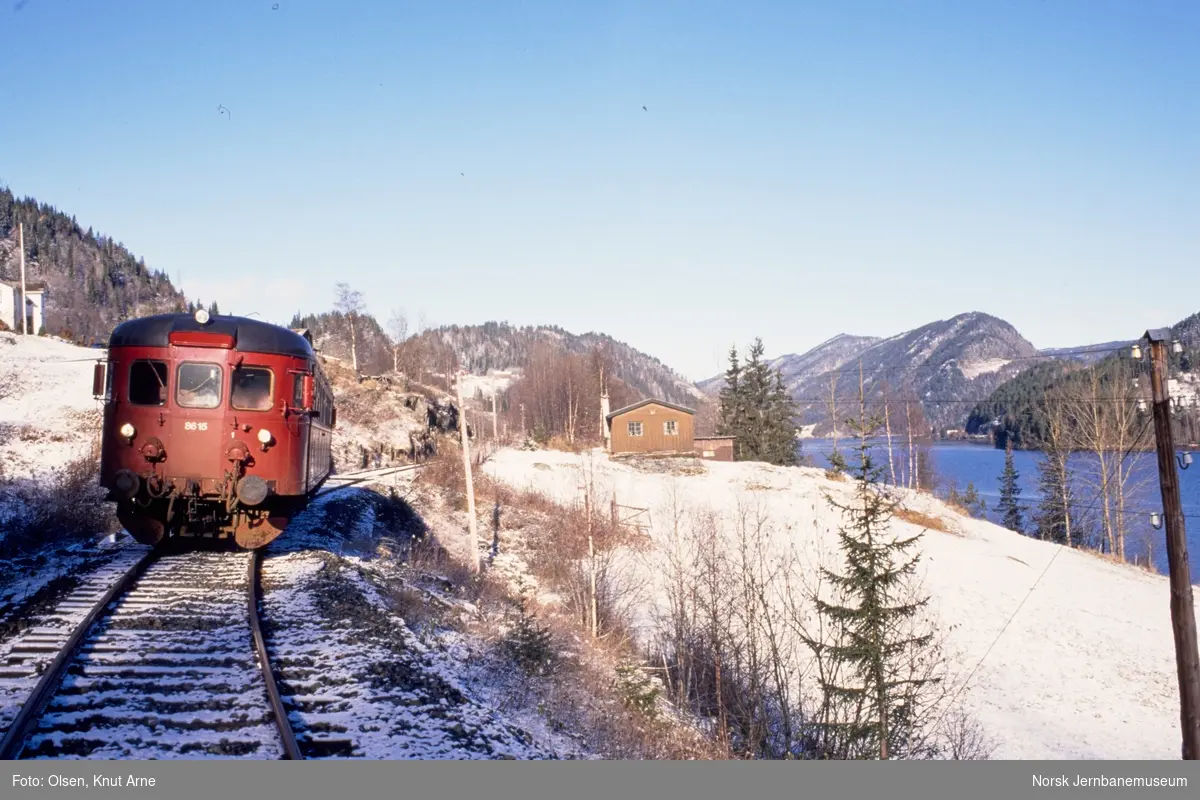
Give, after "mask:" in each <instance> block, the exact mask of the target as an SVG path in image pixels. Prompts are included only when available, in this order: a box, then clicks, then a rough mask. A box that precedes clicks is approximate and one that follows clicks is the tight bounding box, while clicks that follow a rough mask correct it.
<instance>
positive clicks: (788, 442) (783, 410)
mask: <svg viewBox="0 0 1200 800" xmlns="http://www.w3.org/2000/svg"><path fill="white" fill-rule="evenodd" d="M774 377H775V382H774V384H773V386H772V387H771V394H770V397H769V398H768V400H769V403H770V414H769V419H770V421H771V423H770V432H769V441H770V452H769V454H768V455H769V457H768V459H767V460H768V461H769V462H770V463H772V464H777V465H779V466H781V467H793V466H795V465H796V464H797V463H798V461H799V450H800V440H799V439H797V438H796V414H797V412H796V401H795V400H794V399H793V398H792V395H791V392H789V391H788V390H787V386H785V385H784V383H783V372H782V371H780V370H778V369H777V370H775V371H774Z"/></svg>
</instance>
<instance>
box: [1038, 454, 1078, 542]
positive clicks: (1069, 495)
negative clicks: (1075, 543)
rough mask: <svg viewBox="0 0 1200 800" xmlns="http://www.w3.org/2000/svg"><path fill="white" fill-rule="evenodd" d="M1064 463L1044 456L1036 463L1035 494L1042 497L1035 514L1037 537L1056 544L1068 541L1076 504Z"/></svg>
mask: <svg viewBox="0 0 1200 800" xmlns="http://www.w3.org/2000/svg"><path fill="white" fill-rule="evenodd" d="M1063 466H1064V462H1063V461H1060V460H1059V459H1056V458H1053V457H1050V456H1048V457H1046V458H1044V459H1042V460H1041V461H1040V462H1038V493H1039V494H1040V495H1041V500H1040V501H1039V503H1038V509H1037V512H1036V513H1035V514H1034V524H1035V525H1036V526H1037V536H1038V538H1039V539H1045V540H1046V541H1049V542H1057V543H1058V544H1070V543H1071V535H1070V532H1071V508H1072V506H1073V505H1074V504H1075V497H1074V491H1073V490H1072V489H1071V481H1070V475H1069V474H1068V473H1067V471H1066V470H1065V469H1063Z"/></svg>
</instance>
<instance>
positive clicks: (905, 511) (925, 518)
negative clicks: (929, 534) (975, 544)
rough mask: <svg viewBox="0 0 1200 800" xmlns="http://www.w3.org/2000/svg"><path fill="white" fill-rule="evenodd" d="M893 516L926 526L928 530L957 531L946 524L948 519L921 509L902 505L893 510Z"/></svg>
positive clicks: (922, 526)
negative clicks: (917, 509) (916, 509)
mask: <svg viewBox="0 0 1200 800" xmlns="http://www.w3.org/2000/svg"><path fill="white" fill-rule="evenodd" d="M893 516H895V517H897V518H899V519H902V520H904V521H905V522H911V523H912V524H913V525H916V526H918V527H921V528H925V529H926V530H933V531H941V532H942V533H957V531H955V530H954V529H953V528H951V527H950V526H949V525H948V524H946V521H945V520H944V519H942V518H941V517H935V516H932V515H930V514H925V513H922V512H920V511H914V510H913V509H911V508H904V507H903V506H901V507H900V508H897V509H896V510H895V511H894V512H893Z"/></svg>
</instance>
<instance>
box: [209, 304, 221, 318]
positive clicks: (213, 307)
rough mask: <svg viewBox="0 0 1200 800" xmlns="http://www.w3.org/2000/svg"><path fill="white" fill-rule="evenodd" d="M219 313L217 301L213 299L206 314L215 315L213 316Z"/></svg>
mask: <svg viewBox="0 0 1200 800" xmlns="http://www.w3.org/2000/svg"><path fill="white" fill-rule="evenodd" d="M220 313H221V310H220V309H219V308H217V301H216V300H213V301H212V305H210V306H209V307H208V315H209V316H210V317H215V316H217V314H220Z"/></svg>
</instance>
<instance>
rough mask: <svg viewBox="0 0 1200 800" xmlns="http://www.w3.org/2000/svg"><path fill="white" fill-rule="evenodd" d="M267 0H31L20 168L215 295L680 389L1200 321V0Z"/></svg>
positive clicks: (13, 108)
mask: <svg viewBox="0 0 1200 800" xmlns="http://www.w3.org/2000/svg"><path fill="white" fill-rule="evenodd" d="M273 4H274V0H261V1H259V0H255V1H254V2H247V1H246V0H239V2H204V3H176V2H163V1H162V0H159V2H121V1H120V0H113V1H112V2H105V3H93V2H82V1H81V0H75V2H70V1H69V0H26V2H25V3H24V4H23V5H22V4H21V3H20V2H19V0H8V1H7V3H6V5H5V6H4V7H3V8H2V9H0V39H2V40H3V42H4V45H3V47H2V48H0V74H3V75H5V78H6V80H5V81H4V86H3V88H2V89H0V108H3V109H4V110H3V113H0V182H3V183H6V184H7V185H8V186H9V187H10V188H11V189H12V190H13V191H14V192H16V193H17V194H18V195H32V196H34V197H36V198H37V199H39V200H41V201H44V202H49V203H52V204H53V205H55V206H57V207H58V208H60V209H61V210H63V211H65V212H67V213H69V214H73V215H75V216H76V217H77V219H78V220H79V222H80V223H81V224H82V225H85V226H88V225H91V226H93V227H95V228H96V229H97V230H98V231H102V232H104V233H107V234H110V235H112V236H114V237H115V238H117V239H118V240H120V241H122V242H124V243H125V244H127V245H128V246H129V247H130V248H131V249H132V250H133V251H134V252H136V253H138V254H140V255H142V256H144V257H145V259H146V262H147V264H149V265H150V266H152V267H155V268H158V269H162V270H165V271H167V272H168V273H169V274H170V275H171V276H172V277H173V278H179V279H180V280H181V281H182V285H183V287H184V289H185V290H186V291H188V292H189V294H190V295H191V296H193V297H196V296H199V297H200V298H201V299H203V300H204V301H210V300H213V299H215V300H217V301H218V302H219V303H220V305H221V308H222V310H223V311H227V312H228V311H234V312H237V313H251V312H255V311H257V312H259V313H260V314H261V315H263V316H264V317H266V318H273V319H276V320H278V321H283V322H286V321H287V319H288V318H290V316H291V314H292V313H293V312H294V311H297V310H306V311H307V310H321V309H324V308H327V307H329V306H330V305H331V303H332V294H333V284H334V283H335V282H336V281H337V280H346V281H348V282H350V283H351V284H352V285H354V286H355V287H357V288H359V289H361V290H362V291H363V293H364V294H365V296H366V298H367V301H368V305H369V307H370V310H371V311H372V312H374V313H375V314H376V315H377V316H379V317H380V318H381V321H382V320H386V318H387V317H388V316H389V314H390V312H391V311H392V310H393V309H397V308H402V309H405V310H406V311H407V312H408V314H409V316H410V317H412V318H413V319H414V320H415V319H416V318H417V317H418V316H423V317H424V318H425V319H426V320H427V322H428V323H429V324H443V323H466V324H469V323H478V322H484V321H486V320H489V319H498V320H508V321H510V322H512V323H515V324H536V323H552V324H558V325H561V326H563V327H565V328H567V329H568V330H574V331H577V332H582V331H585V330H602V331H605V332H608V333H611V334H612V335H614V336H616V337H617V338H620V339H624V340H626V341H628V342H629V343H631V344H633V345H634V346H636V347H638V348H640V349H642V350H645V351H647V352H650V353H652V354H654V355H656V356H658V357H660V358H662V359H663V360H664V361H666V362H667V363H669V364H671V365H672V366H674V367H676V368H677V369H678V370H680V371H681V372H682V373H683V374H685V375H686V376H688V377H689V378H692V379H698V378H703V377H707V376H709V375H711V374H714V373H716V372H719V371H720V370H721V368H722V366H723V364H722V361H723V354H724V352H725V351H726V350H727V348H728V347H729V345H730V344H732V343H738V344H739V345H742V344H745V343H746V342H748V341H749V340H750V339H751V338H752V337H754V336H756V335H760V336H762V337H763V339H764V341H765V343H766V346H767V350H768V354H769V355H778V354H782V353H785V352H801V351H804V350H806V349H808V348H809V347H812V346H813V345H815V344H817V343H819V342H821V341H823V340H824V339H827V338H829V337H830V336H832V335H833V334H835V333H839V332H843V331H844V332H850V333H856V334H870V335H891V334H894V333H898V332H900V331H902V330H906V329H909V328H912V327H915V326H917V325H920V324H923V323H925V322H928V321H931V320H934V319H942V318H946V317H949V316H952V315H954V314H956V313H959V312H962V311H970V310H978V311H985V312H988V313H992V314H995V315H997V316H1000V317H1003V318H1004V319H1007V320H1009V321H1010V322H1012V323H1013V324H1014V325H1015V326H1016V327H1017V328H1018V330H1020V331H1021V332H1022V333H1023V334H1024V335H1025V336H1026V337H1027V338H1029V339H1030V340H1031V341H1032V342H1033V343H1034V344H1035V345H1037V346H1039V347H1050V346H1067V345H1076V344H1085V343H1091V342H1098V341H1106V340H1109V339H1114V338H1122V337H1127V336H1136V335H1138V334H1140V333H1141V332H1142V331H1143V330H1145V329H1146V328H1147V327H1153V326H1157V325H1161V324H1169V323H1171V322H1175V321H1177V320H1178V319H1180V318H1182V317H1184V316H1186V315H1188V314H1190V313H1193V312H1195V311H1197V310H1200V269H1198V266H1200V235H1198V233H1200V92H1198V91H1197V80H1198V78H1200V48H1197V47H1196V42H1197V41H1200V3H1196V2H1193V1H1192V0H1174V1H1170V2H1168V1H1167V0H1146V2H1101V1H1100V0H1089V1H1087V2H1072V3H1068V2H1059V1H1058V0H1040V1H1039V2H965V3H964V2H947V3H930V2H880V3H865V2H846V3H822V4H806V3H800V2H780V3H750V2H731V3H715V2H692V3H682V2H670V3H659V2H650V1H649V0H646V1H645V2H597V3H554V2H536V3H535V2H525V3H503V2H498V0H497V1H495V2H477V3H450V2H446V3H433V2H365V1H364V2H345V3H334V2H322V3H317V2H300V0H279V3H278V6H279V7H278V9H277V10H273V9H272V5H273ZM18 6H19V8H18ZM219 106H221V107H224V109H227V112H228V113H226V112H224V111H221V110H220V109H219V108H218V107H219ZM643 106H645V107H646V109H647V110H645V111H643V108H642V107H643ZM1157 275H1161V276H1163V277H1164V278H1165V282H1164V283H1162V284H1159V285H1156V284H1155V283H1154V282H1153V280H1154V278H1155V277H1156V276H1157Z"/></svg>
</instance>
